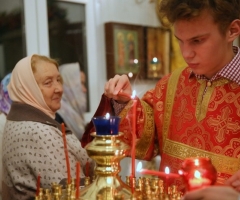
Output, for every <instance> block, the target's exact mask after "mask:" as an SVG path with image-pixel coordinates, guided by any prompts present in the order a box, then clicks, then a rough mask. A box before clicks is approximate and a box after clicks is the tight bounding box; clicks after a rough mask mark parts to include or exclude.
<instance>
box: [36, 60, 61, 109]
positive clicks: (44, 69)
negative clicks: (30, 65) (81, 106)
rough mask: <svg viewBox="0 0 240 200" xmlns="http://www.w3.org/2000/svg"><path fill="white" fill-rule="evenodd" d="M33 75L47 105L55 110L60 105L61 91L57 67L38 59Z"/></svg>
mask: <svg viewBox="0 0 240 200" xmlns="http://www.w3.org/2000/svg"><path fill="white" fill-rule="evenodd" d="M35 69H36V71H35V73H34V77H35V79H36V81H37V84H38V86H39V88H40V90H41V92H42V94H43V98H44V100H45V102H46V104H47V105H48V107H49V108H50V109H51V110H52V111H53V112H56V111H57V110H58V109H59V108H60V107H61V98H62V93H63V88H62V83H61V77H60V73H59V71H58V69H57V67H56V66H55V65H54V64H52V63H49V62H46V61H38V62H37V63H36V67H35Z"/></svg>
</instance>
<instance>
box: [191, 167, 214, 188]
mask: <svg viewBox="0 0 240 200" xmlns="http://www.w3.org/2000/svg"><path fill="white" fill-rule="evenodd" d="M188 183H189V189H190V190H193V189H198V188H201V187H203V186H208V185H211V181H210V180H209V179H207V178H203V177H202V176H201V173H200V172H199V171H198V170H195V171H194V178H191V179H189V181H188Z"/></svg>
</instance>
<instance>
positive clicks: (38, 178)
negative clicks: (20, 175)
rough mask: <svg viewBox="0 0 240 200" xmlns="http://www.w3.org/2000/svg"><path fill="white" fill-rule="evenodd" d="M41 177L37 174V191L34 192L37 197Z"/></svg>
mask: <svg viewBox="0 0 240 200" xmlns="http://www.w3.org/2000/svg"><path fill="white" fill-rule="evenodd" d="M40 180H41V176H40V174H38V176H37V190H36V196H37V197H38V195H39V191H40V184H41V181H40Z"/></svg>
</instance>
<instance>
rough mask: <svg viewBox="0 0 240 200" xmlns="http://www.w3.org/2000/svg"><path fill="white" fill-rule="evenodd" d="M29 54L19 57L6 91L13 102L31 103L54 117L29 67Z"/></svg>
mask: <svg viewBox="0 0 240 200" xmlns="http://www.w3.org/2000/svg"><path fill="white" fill-rule="evenodd" d="M31 58H32V55H31V56H28V57H25V58H23V59H21V60H20V61H19V62H18V63H17V64H16V65H15V67H14V69H13V71H12V76H11V79H10V83H9V84H8V93H9V96H10V98H11V100H12V101H13V102H20V103H25V104H28V105H31V106H33V107H35V108H37V109H39V110H41V111H42V112H44V113H45V114H47V115H49V116H50V117H51V118H55V112H53V111H52V110H51V109H50V108H49V107H48V105H47V104H46V102H45V100H44V98H43V95H42V92H41V90H40V88H39V86H38V84H37V82H36V80H35V77H34V75H33V71H32V67H31Z"/></svg>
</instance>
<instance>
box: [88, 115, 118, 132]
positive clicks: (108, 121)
mask: <svg viewBox="0 0 240 200" xmlns="http://www.w3.org/2000/svg"><path fill="white" fill-rule="evenodd" d="M92 122H93V124H94V126H95V129H96V133H97V135H117V134H118V127H119V122H120V117H118V116H110V115H109V114H108V113H107V114H106V115H105V116H99V117H94V118H93V119H92Z"/></svg>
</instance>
